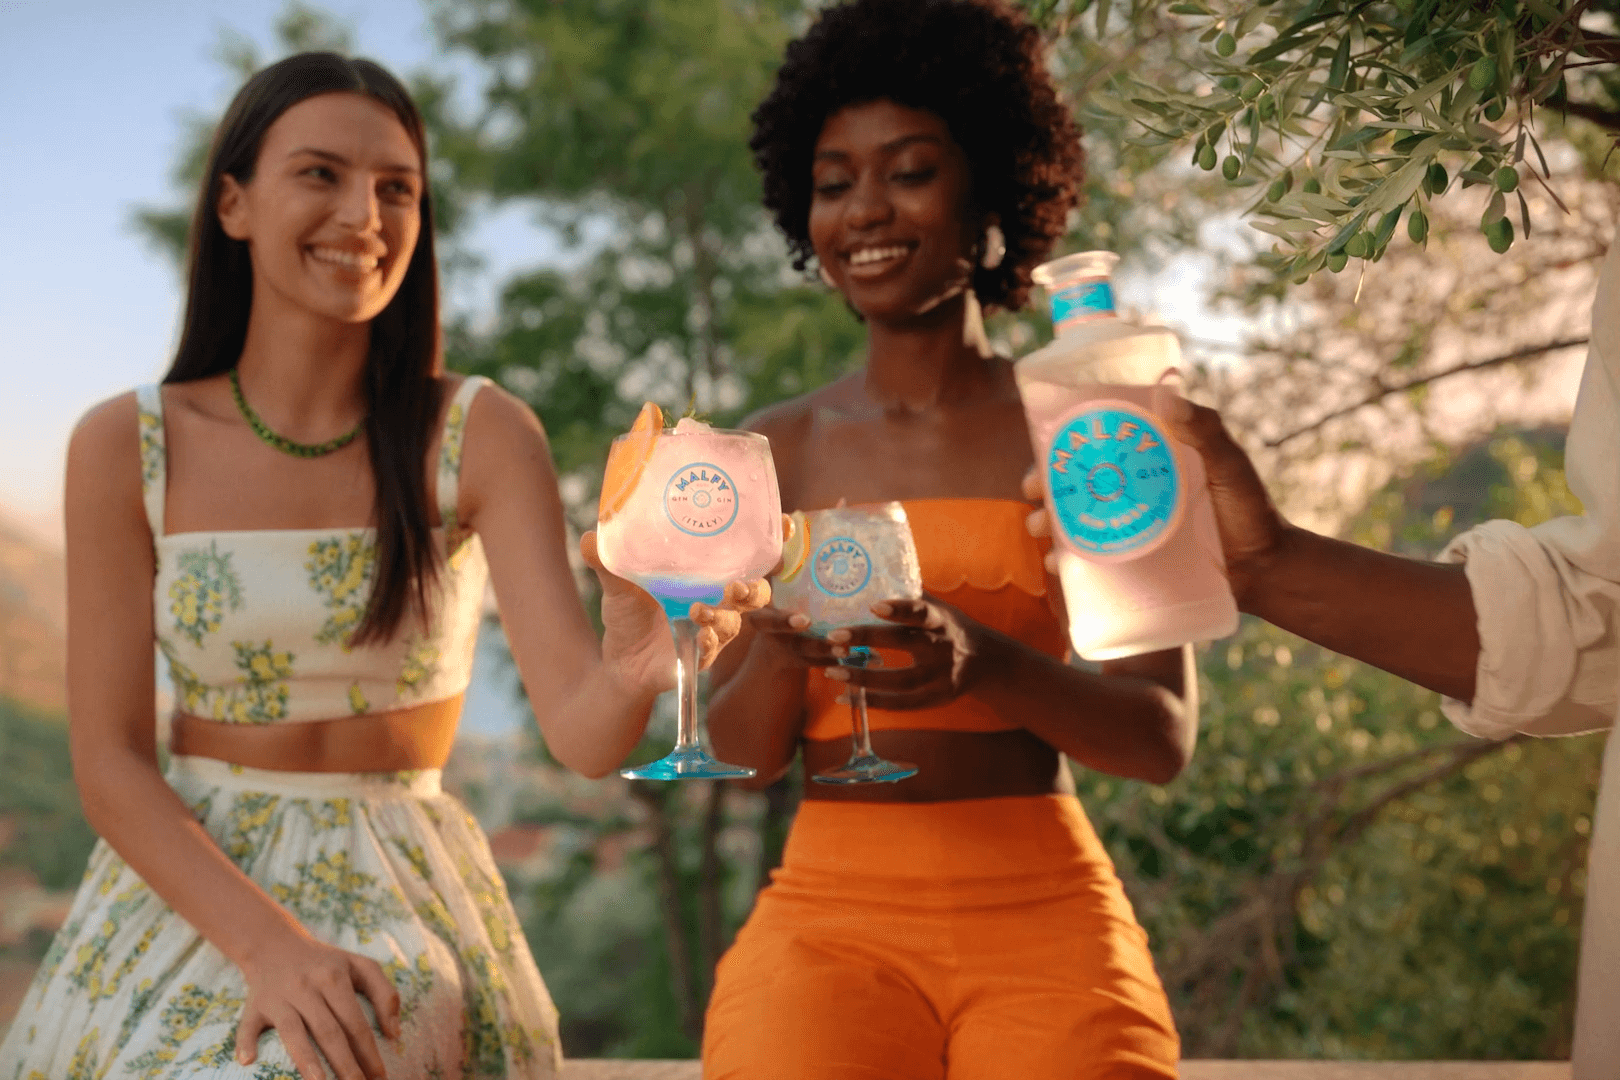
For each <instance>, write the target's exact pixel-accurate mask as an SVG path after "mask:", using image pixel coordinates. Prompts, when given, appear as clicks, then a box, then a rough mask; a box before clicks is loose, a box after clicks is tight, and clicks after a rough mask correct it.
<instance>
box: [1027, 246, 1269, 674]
mask: <svg viewBox="0 0 1620 1080" xmlns="http://www.w3.org/2000/svg"><path fill="white" fill-rule="evenodd" d="M1117 261H1118V256H1116V255H1114V254H1113V253H1112V252H1106V251H1091V252H1084V253H1081V254H1078V255H1069V256H1066V257H1064V258H1062V259H1058V260H1056V261H1054V262H1049V263H1046V264H1045V265H1043V266H1040V267H1038V268H1037V269H1036V271H1035V280H1036V281H1037V282H1038V283H1040V284H1042V285H1044V286H1045V287H1046V288H1047V290H1048V292H1049V293H1050V294H1051V298H1052V319H1053V323H1054V324H1055V326H1056V329H1057V338H1056V339H1055V340H1054V341H1053V342H1052V343H1051V344H1049V345H1047V346H1046V347H1045V348H1042V349H1039V350H1037V351H1036V352H1034V353H1031V354H1030V355H1029V356H1026V357H1024V358H1023V359H1021V360H1019V361H1018V363H1017V365H1016V367H1015V369H1014V372H1015V376H1016V378H1017V380H1018V388H1019V393H1020V394H1021V396H1022V397H1023V400H1024V412H1025V415H1026V417H1027V418H1028V421H1029V430H1030V441H1031V442H1032V443H1033V445H1034V449H1035V455H1036V465H1037V468H1038V470H1039V472H1040V474H1041V476H1042V479H1043V483H1044V486H1045V489H1046V508H1047V511H1048V513H1049V514H1050V516H1051V519H1052V536H1053V540H1054V546H1055V549H1056V551H1057V554H1058V578H1059V580H1060V582H1061V583H1062V586H1063V599H1064V605H1065V608H1066V609H1067V612H1068V616H1069V637H1070V640H1071V641H1072V642H1073V644H1074V649H1075V652H1077V653H1078V654H1079V655H1080V656H1081V657H1083V658H1085V659H1087V660H1107V659H1112V658H1114V657H1119V656H1131V655H1134V654H1136V653H1144V652H1152V651H1154V650H1156V649H1167V648H1172V647H1174V646H1177V645H1182V644H1184V643H1186V642H1190V641H1208V640H1213V639H1215V638H1221V637H1225V636H1227V635H1228V634H1231V633H1232V632H1233V631H1235V630H1236V629H1237V621H1238V620H1237V605H1236V603H1235V602H1234V601H1233V598H1232V590H1231V587H1230V586H1229V585H1228V583H1227V580H1226V569H1225V561H1224V559H1223V557H1222V554H1221V545H1220V537H1219V535H1218V534H1217V532H1216V530H1215V515H1214V511H1213V509H1212V507H1211V505H1210V501H1209V489H1208V486H1207V484H1206V481H1205V476H1204V467H1203V460H1202V459H1201V458H1200V457H1199V456H1198V454H1197V452H1196V451H1194V450H1192V449H1191V448H1190V447H1187V446H1185V445H1183V444H1181V443H1178V442H1176V441H1175V440H1174V439H1173V438H1171V437H1170V435H1169V432H1168V430H1167V429H1166V428H1165V426H1164V423H1163V422H1162V421H1161V420H1159V418H1158V417H1157V416H1156V415H1154V411H1153V404H1154V399H1155V397H1156V396H1158V395H1163V394H1168V393H1172V392H1173V391H1171V390H1170V389H1169V388H1168V387H1165V386H1164V385H1163V384H1162V382H1161V379H1162V377H1163V376H1164V375H1166V374H1169V373H1171V372H1173V371H1175V369H1176V366H1177V365H1178V364H1179V363H1180V359H1181V350H1180V345H1179V343H1178V341H1177V340H1176V336H1175V334H1174V333H1172V332H1171V331H1170V330H1168V329H1166V328H1164V327H1154V326H1138V325H1135V324H1133V323H1129V322H1126V321H1125V320H1123V319H1120V318H1119V317H1118V316H1117V315H1116V314H1115V313H1114V302H1113V289H1112V286H1111V284H1110V282H1109V274H1110V272H1111V271H1112V269H1113V265H1114V263H1115V262H1117Z"/></svg>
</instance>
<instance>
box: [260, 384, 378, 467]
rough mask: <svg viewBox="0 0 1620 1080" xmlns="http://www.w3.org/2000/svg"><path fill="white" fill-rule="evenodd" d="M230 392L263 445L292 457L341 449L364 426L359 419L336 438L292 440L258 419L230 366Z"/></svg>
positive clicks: (309, 455)
mask: <svg viewBox="0 0 1620 1080" xmlns="http://www.w3.org/2000/svg"><path fill="white" fill-rule="evenodd" d="M231 394H232V395H233V396H234V397H235V398H236V407H237V408H238V409H240V410H241V412H242V419H244V420H246V421H247V424H248V427H250V428H252V429H253V434H255V435H257V436H258V437H259V439H260V441H262V442H263V443H264V444H265V445H267V446H273V447H275V448H276V449H277V450H280V451H281V452H282V453H283V454H291V455H292V456H293V457H301V458H315V457H324V456H325V455H327V454H330V453H331V452H332V451H334V450H341V449H343V448H344V447H345V446H348V445H349V444H350V443H352V442H354V437H355V436H356V435H358V434H360V431H361V429H362V428H364V427H365V426H366V422H365V421H364V420H361V421H360V422H359V423H358V424H356V425H354V430H352V431H350V432H349V433H348V434H347V435H339V436H338V437H337V438H335V439H328V440H326V441H325V442H323V443H299V442H293V441H292V440H291V439H289V438H287V437H286V436H285V435H277V434H276V433H275V432H273V431H271V430H270V426H269V425H268V424H266V423H265V422H264V421H263V420H260V419H259V414H258V413H256V412H254V411H253V409H252V408H251V407H250V406H249V405H248V403H247V398H245V397H243V396H242V381H241V379H239V378H238V377H237V375H236V369H235V368H231Z"/></svg>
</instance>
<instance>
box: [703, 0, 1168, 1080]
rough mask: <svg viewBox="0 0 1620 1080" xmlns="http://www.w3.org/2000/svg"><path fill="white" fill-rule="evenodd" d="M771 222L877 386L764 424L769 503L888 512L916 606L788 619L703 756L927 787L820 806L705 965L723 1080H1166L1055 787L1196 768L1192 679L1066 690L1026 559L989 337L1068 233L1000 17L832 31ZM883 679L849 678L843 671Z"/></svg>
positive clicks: (1136, 947) (843, 794)
mask: <svg viewBox="0 0 1620 1080" xmlns="http://www.w3.org/2000/svg"><path fill="white" fill-rule="evenodd" d="M754 122H755V130H754V139H753V148H754V153H755V157H756V160H757V161H758V163H759V166H760V169H761V172H762V173H763V176H764V188H765V203H766V206H767V207H768V208H769V209H770V210H771V211H772V212H773V213H774V214H775V217H776V222H777V224H778V226H779V227H780V228H781V229H782V231H783V233H784V234H785V235H786V237H787V240H788V243H789V246H790V247H791V249H792V250H793V252H794V254H795V255H796V257H797V259H798V262H799V265H800V266H801V267H808V266H816V267H817V269H818V271H819V274H820V276H821V278H822V279H823V281H824V282H825V283H826V285H827V287H829V288H832V289H836V290H837V291H838V292H840V293H841V294H842V295H843V297H844V299H845V300H846V301H847V302H848V303H849V305H850V307H851V308H853V309H854V311H855V312H856V313H857V314H858V315H859V316H860V318H861V319H862V320H863V321H864V323H865V326H866V331H867V342H866V344H867V352H866V357H865V360H866V362H865V365H864V367H863V368H862V369H860V370H858V371H856V372H854V373H852V374H850V375H848V376H845V377H843V378H841V379H838V380H836V381H834V382H832V383H831V384H829V385H827V386H824V387H821V388H819V389H816V390H813V391H812V392H810V393H808V394H805V395H804V396H802V397H799V398H796V399H794V400H792V401H789V402H786V403H784V404H782V405H779V406H776V407H773V408H771V409H769V410H767V411H765V412H764V413H761V414H760V415H759V416H757V417H755V418H753V419H752V420H751V421H749V422H748V426H750V427H752V428H753V429H754V430H756V431H759V432H762V433H764V434H765V435H767V436H768V437H769V438H770V441H771V451H772V454H773V456H774V458H775V461H776V464H777V474H778V478H779V480H780V484H781V491H782V503H783V506H784V507H786V508H789V509H803V510H811V509H817V508H822V507H830V506H833V505H835V504H837V503H839V502H841V501H847V502H848V503H850V504H862V503H879V502H887V501H889V500H900V501H902V502H903V504H904V506H905V509H906V514H907V517H908V518H909V520H910V524H911V529H912V532H913V535H914V538H915V541H916V547H917V553H918V557H919V562H920V564H921V572H922V581H923V585H924V588H925V590H926V593H925V597H924V599H922V600H920V601H914V600H902V599H896V600H893V601H890V602H887V603H880V604H878V605H877V606H876V607H874V608H873V611H874V612H875V613H876V614H878V615H880V616H881V617H883V618H884V619H886V620H887V623H888V624H887V625H884V626H868V627H857V628H852V629H846V630H837V631H834V632H833V633H832V634H831V635H830V637H831V640H825V639H819V638H815V637H811V636H808V635H807V634H805V633H804V632H803V631H805V630H806V629H807V627H808V625H809V620H808V619H806V618H805V617H804V616H802V615H793V616H790V615H788V614H787V613H785V612H782V611H778V610H776V609H774V608H772V609H767V610H765V611H762V612H758V613H756V614H754V615H752V616H750V617H749V619H748V620H747V622H748V624H749V625H748V626H747V627H745V629H744V638H745V641H744V643H743V645H744V647H740V648H734V649H731V650H728V651H727V652H726V653H725V654H724V655H723V656H722V657H721V658H720V661H719V663H718V664H717V668H716V680H717V685H718V689H717V690H716V693H715V698H714V700H713V701H712V702H711V704H710V708H709V730H710V733H711V735H712V737H713V739H714V743H715V748H716V751H717V752H718V753H719V754H720V755H721V756H722V757H724V758H725V759H726V760H727V761H734V762H738V763H741V764H747V765H752V766H755V767H757V768H758V769H759V777H758V781H759V782H760V783H768V782H770V781H771V780H773V779H775V778H777V777H780V776H782V775H783V774H784V773H785V772H786V771H787V769H788V768H789V767H790V765H791V764H792V761H793V759H794V758H795V756H802V759H803V763H804V773H805V776H806V777H807V778H808V777H809V776H811V775H813V774H815V773H818V772H821V771H823V770H826V769H828V768H829V767H833V766H837V765H840V764H842V763H843V762H844V760H845V759H846V758H847V757H848V756H849V732H850V710H849V707H848V706H847V705H841V704H840V703H839V700H838V698H839V693H840V691H841V689H843V688H844V687H846V686H850V685H860V686H863V687H864V688H865V691H866V696H867V700H868V703H869V705H870V706H871V709H870V717H871V726H872V728H873V731H872V744H873V749H874V750H875V751H876V753H877V754H878V755H880V756H882V757H884V758H889V759H893V760H903V761H907V762H912V763H915V764H916V765H917V766H918V769H919V771H918V772H917V774H916V775H915V776H913V777H911V778H910V779H905V780H901V781H899V782H898V783H892V784H876V783H874V784H862V785H851V786H847V787H829V786H823V785H821V784H815V783H808V782H807V783H806V784H805V785H804V787H805V792H804V796H805V797H804V801H803V802H802V803H801V805H800V808H799V811H798V816H797V818H796V820H795V821H794V824H793V829H792V832H791V834H790V836H789V837H788V841H787V847H786V850H785V852H784V855H783V863H782V867H781V869H779V870H778V871H776V872H775V874H774V875H773V880H772V883H771V885H770V886H769V887H768V888H766V889H765V890H763V891H762V892H761V894H760V896H759V898H758V900H757V902H756V904H755V907H754V910H753V912H752V914H751V915H750V916H749V919H748V922H747V924H746V925H745V926H744V927H743V928H742V931H741V932H740V933H739V934H738V937H737V940H736V943H735V944H734V945H733V946H732V947H731V949H730V951H729V952H728V953H727V954H726V955H725V957H724V958H723V959H722V960H721V962H720V966H719V970H718V973H717V975H716V980H715V988H714V993H713V996H712V998H711V1001H710V1004H709V1013H708V1021H707V1025H706V1028H705V1031H704V1047H703V1056H704V1075H705V1076H707V1077H712V1078H714V1080H734V1078H749V1077H760V1076H769V1077H773V1078H779V1080H800V1078H802V1080H811V1078H814V1080H855V1078H866V1077H884V1078H885V1080H947V1078H952V1080H954V1078H962V1080H968V1078H979V1077H1029V1078H1032V1080H1034V1078H1041V1080H1045V1078H1048V1077H1078V1078H1096V1080H1101V1078H1104V1077H1107V1078H1118V1080H1123V1078H1131V1080H1146V1078H1150V1077H1151V1078H1168V1077H1174V1076H1175V1075H1176V1060H1177V1057H1178V1053H1179V1042H1178V1039H1177V1037H1176V1032H1175V1028H1174V1026H1173V1023H1172V1019H1171V1015H1170V1009H1169V1005H1168V1003H1167V1001H1166V998H1165V994H1164V991H1163V989H1162V987H1161V986H1160V983H1159V979H1158V976H1157V974H1156V973H1155V971H1154V966H1153V960H1152V957H1151V955H1150V954H1149V952H1148V948H1147V940H1146V935H1145V934H1144V933H1143V931H1142V929H1141V927H1140V926H1139V925H1138V924H1137V921H1136V919H1135V916H1134V913H1133V912H1132V909H1131V905H1130V903H1129V901H1128V900H1127V899H1126V897H1125V894H1124V891H1123V889H1122V888H1121V885H1120V881H1119V879H1118V877H1117V876H1116V875H1115V872H1114V868H1113V865H1112V863H1111V862H1110V860H1109V857H1108V854H1107V852H1106V851H1105V850H1104V849H1103V846H1102V844H1101V843H1100V842H1099V840H1098V838H1097V836H1096V834H1095V832H1093V830H1092V828H1091V825H1090V823H1089V822H1088V821H1087V819H1086V815H1085V811H1084V810H1083V809H1082V808H1081V806H1080V803H1079V802H1078V800H1076V798H1075V797H1074V794H1073V786H1072V782H1071V780H1070V778H1069V773H1068V770H1067V768H1066V766H1065V765H1064V760H1063V759H1064V757H1065V755H1067V756H1068V757H1070V758H1072V759H1074V760H1075V761H1076V762H1078V763H1079V764H1081V765H1083V766H1085V767H1087V768H1092V769H1099V770H1102V771H1105V772H1109V773H1113V774H1115V775H1118V776H1124V777H1130V778H1136V779H1142V780H1146V781H1150V782H1154V783H1164V782H1166V781H1168V780H1169V779H1170V778H1172V777H1173V776H1175V775H1176V773H1177V772H1178V771H1179V770H1180V769H1181V768H1182V767H1183V765H1184V764H1185V763H1186V761H1187V759H1188V757H1189V756H1190V754H1191V753H1192V748H1193V742H1194V739H1195V735H1196V716H1197V706H1196V703H1195V699H1194V697H1193V694H1194V684H1193V681H1192V675H1191V666H1190V657H1191V651H1190V650H1186V649H1183V650H1172V651H1169V652H1163V653H1155V654H1149V655H1145V656H1139V657H1131V658H1128V659H1124V660H1117V661H1110V662H1108V663H1105V664H1104V665H1103V667H1102V671H1101V673H1091V672H1087V671H1081V670H1078V669H1076V668H1073V667H1070V666H1068V665H1066V664H1065V663H1064V662H1063V658H1064V653H1065V648H1066V640H1065V639H1066V634H1065V632H1064V627H1063V625H1062V621H1061V620H1062V608H1061V605H1059V604H1056V603H1054V598H1055V589H1056V586H1055V583H1053V582H1052V581H1050V580H1049V579H1048V578H1047V577H1046V575H1045V574H1044V573H1043V569H1042V552H1041V549H1040V548H1039V547H1038V546H1037V544H1036V542H1035V541H1034V540H1033V539H1032V538H1031V537H1030V536H1029V535H1028V533H1027V532H1026V530H1025V524H1024V523H1025V518H1026V516H1027V515H1028V513H1029V512H1030V509H1031V507H1030V505H1029V503H1027V502H1025V501H1024V500H1023V499H1022V498H1021V493H1020V485H1019V481H1020V478H1021V477H1022V475H1023V474H1024V472H1025V471H1026V470H1027V469H1028V468H1029V467H1030V465H1031V463H1032V459H1033V454H1032V451H1031V449H1030V442H1029V436H1028V434H1027V429H1026V427H1025V420H1024V411H1023V408H1022V405H1021V403H1020V401H1019V397H1018V392H1017V389H1016V387H1015V385H1014V382H1013V378H1012V365H1011V363H1010V362H1009V361H1008V360H1007V359H1006V358H1004V357H1000V356H997V355H995V354H994V352H993V351H992V350H991V348H990V346H989V342H988V341H987V339H986V337H985V332H984V328H983V325H982V322H981V320H980V312H981V306H982V307H984V308H991V307H996V308H1004V309H1012V310H1016V309H1017V308H1019V307H1021V306H1022V305H1023V303H1024V302H1025V299H1026V298H1027V296H1028V293H1029V289H1030V272H1031V270H1032V269H1033V267H1034V266H1035V265H1037V264H1038V263H1039V262H1040V261H1041V260H1042V259H1044V258H1045V257H1046V256H1047V254H1048V253H1049V252H1050V250H1051V248H1052V246H1053V243H1054V242H1055V241H1056V240H1057V239H1058V238H1059V237H1060V236H1062V235H1063V233H1064V231H1065V229H1066V218H1067V214H1068V211H1069V209H1070V208H1071V207H1072V206H1073V205H1074V202H1075V199H1076V186H1077V184H1078V183H1079V180H1080V173H1081V154H1080V145H1079V134H1078V131H1077V130H1076V128H1075V125H1074V123H1073V121H1072V119H1071V118H1070V115H1069V112H1068V110H1067V109H1066V108H1065V107H1064V106H1063V104H1062V102H1061V101H1060V100H1059V98H1058V96H1057V93H1056V91H1055V88H1054V87H1053V85H1052V82H1051V79H1050V77H1049V75H1048V74H1047V72H1046V70H1045V68H1044V65H1043V63H1042V57H1041V42H1040V39H1039V36H1038V35H1037V34H1036V32H1035V31H1034V30H1033V29H1032V28H1031V27H1030V26H1029V25H1028V24H1027V23H1026V22H1025V21H1024V20H1023V18H1022V17H1021V16H1019V15H1018V14H1017V13H1016V12H1015V11H1014V10H1013V9H1012V8H1011V7H1010V6H1009V5H1007V4H1004V3H1002V2H1000V0H854V2H851V3H842V4H838V5H835V6H832V7H829V8H828V9H826V10H825V11H824V12H823V13H822V14H821V15H820V17H819V18H818V19H817V21H816V22H815V23H814V24H813V25H812V26H811V27H810V29H809V30H808V32H807V33H806V34H805V35H804V36H803V37H802V38H801V39H799V40H797V41H795V42H793V43H792V44H791V45H789V46H788V50H787V57H786V60H785V61H784V63H783V65H782V68H781V70H780V71H779V73H778V75H777V79H776V85H775V87H774V88H773V89H772V91H771V93H770V94H769V96H768V97H767V98H766V99H765V101H764V103H763V104H761V105H760V107H759V109H758V111H757V112H756V113H755V114H754ZM855 647H867V648H871V649H874V650H878V651H880V652H882V653H887V654H888V657H887V659H888V660H889V661H890V666H884V667H868V668H865V669H864V670H862V669H856V668H848V667H838V666H835V661H836V659H837V657H838V656H839V655H841V654H842V653H843V652H844V650H846V649H849V648H855Z"/></svg>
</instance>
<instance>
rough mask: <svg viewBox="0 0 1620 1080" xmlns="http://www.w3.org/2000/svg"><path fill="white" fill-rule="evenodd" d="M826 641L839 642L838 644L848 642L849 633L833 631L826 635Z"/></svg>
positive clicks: (846, 631)
mask: <svg viewBox="0 0 1620 1080" xmlns="http://www.w3.org/2000/svg"><path fill="white" fill-rule="evenodd" d="M827 640H828V641H836V642H840V643H842V642H845V641H848V640H849V631H848V630H834V631H833V632H832V633H830V634H828V635H827Z"/></svg>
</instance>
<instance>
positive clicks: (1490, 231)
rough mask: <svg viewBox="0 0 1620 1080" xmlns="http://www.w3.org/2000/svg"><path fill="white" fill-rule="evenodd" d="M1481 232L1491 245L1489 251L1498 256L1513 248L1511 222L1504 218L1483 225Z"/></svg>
mask: <svg viewBox="0 0 1620 1080" xmlns="http://www.w3.org/2000/svg"><path fill="white" fill-rule="evenodd" d="M1483 232H1484V233H1485V239H1486V240H1487V241H1488V242H1489V243H1490V245H1491V250H1492V251H1494V252H1496V253H1497V254H1498V255H1500V254H1502V253H1503V252H1504V251H1506V250H1507V249H1508V248H1510V247H1512V246H1513V222H1511V221H1509V220H1508V219H1507V218H1505V217H1499V218H1497V219H1496V220H1495V221H1492V222H1490V223H1488V224H1487V225H1485V226H1484V229H1483Z"/></svg>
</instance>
